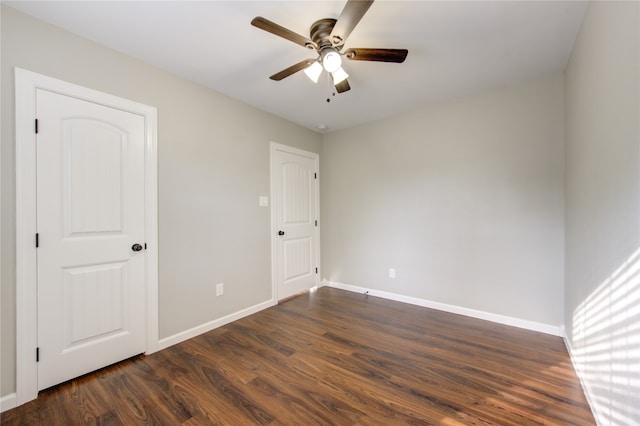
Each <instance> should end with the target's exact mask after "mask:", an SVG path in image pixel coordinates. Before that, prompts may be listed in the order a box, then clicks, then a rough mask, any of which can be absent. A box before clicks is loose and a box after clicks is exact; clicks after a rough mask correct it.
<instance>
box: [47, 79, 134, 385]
mask: <svg viewBox="0 0 640 426" xmlns="http://www.w3.org/2000/svg"><path fill="white" fill-rule="evenodd" d="M36 108H37V116H38V134H37V148H36V149H37V232H38V234H37V235H38V249H37V264H38V268H37V269H38V271H37V272H38V285H37V288H38V290H37V291H38V348H39V362H38V390H41V389H45V388H48V387H50V386H53V385H55V384H57V383H61V382H63V381H66V380H69V379H71V378H74V377H77V376H79V375H82V374H85V373H87V372H90V371H93V370H96V369H99V368H101V367H104V366H107V365H109V364H112V363H114V362H117V361H120V360H123V359H125V358H128V357H131V356H133V355H137V354H139V353H142V352H144V350H145V332H146V330H145V314H146V311H145V276H144V275H145V269H144V263H145V250H144V246H145V242H144V220H145V217H144V211H145V210H144V207H145V205H144V167H145V164H144V158H145V157H144V130H145V123H144V117H143V116H141V115H137V114H133V113H130V112H125V111H122V110H119V109H115V108H111V107H106V106H103V105H99V104H95V103H91V102H88V101H84V100H79V99H76V98H73V97H69V96H64V95H60V94H56V93H53V92H50V91H46V90H42V89H37V91H36ZM135 244H139V245H140V247H137V246H136V247H134V245H135Z"/></svg>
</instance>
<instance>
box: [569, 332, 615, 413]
mask: <svg viewBox="0 0 640 426" xmlns="http://www.w3.org/2000/svg"><path fill="white" fill-rule="evenodd" d="M560 333H561V337H562V340H563V341H564V346H565V347H566V348H567V352H568V353H569V358H570V359H571V365H573V370H574V371H575V372H576V376H578V379H579V380H580V386H582V392H583V393H584V397H585V398H587V404H589V408H591V413H592V414H593V418H594V419H595V421H596V424H597V425H598V426H600V425H602V424H604V423H602V422H600V420H599V419H598V412H597V410H596V405H595V404H594V403H593V398H592V397H591V393H590V392H589V387H588V386H587V384H586V383H585V381H584V377H583V374H582V370H581V369H580V368H579V366H578V364H577V363H576V358H575V357H574V356H573V353H574V352H573V347H572V346H571V342H570V341H569V336H567V331H566V329H565V326H564V324H563V325H561V326H560ZM602 418H605V417H602Z"/></svg>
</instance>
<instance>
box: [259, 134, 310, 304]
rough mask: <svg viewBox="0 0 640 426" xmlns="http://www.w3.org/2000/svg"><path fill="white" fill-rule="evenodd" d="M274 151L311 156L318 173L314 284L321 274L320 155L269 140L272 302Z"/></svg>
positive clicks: (274, 283) (273, 289)
mask: <svg viewBox="0 0 640 426" xmlns="http://www.w3.org/2000/svg"><path fill="white" fill-rule="evenodd" d="M276 151H282V152H287V153H289V154H294V155H300V156H303V157H307V158H312V159H313V160H314V163H315V164H314V165H315V169H316V172H317V173H318V177H317V179H315V186H316V188H315V192H316V200H315V201H316V203H315V204H316V211H315V214H316V217H317V218H318V226H316V227H315V232H316V235H315V237H316V265H317V267H318V273H317V274H316V286H317V285H318V284H320V276H321V275H322V268H321V265H320V259H321V257H320V225H321V223H320V219H319V218H320V171H319V170H320V164H319V163H320V155H318V154H316V153H315V152H309V151H304V150H302V149H298V148H294V147H291V146H288V145H282V144H279V143H276V142H271V144H270V152H269V154H270V155H269V157H270V170H271V172H270V175H271V183H270V189H271V190H270V192H271V294H272V295H273V302H274V303H276V304H277V303H278V300H279V298H278V269H277V268H278V265H279V262H280V257H279V256H278V250H277V242H278V240H277V238H278V237H277V235H278V224H277V223H276V210H275V209H276V203H275V202H274V193H275V173H276V167H275V164H274V154H275V152H276Z"/></svg>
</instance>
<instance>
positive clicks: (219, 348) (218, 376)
mask: <svg viewBox="0 0 640 426" xmlns="http://www.w3.org/2000/svg"><path fill="white" fill-rule="evenodd" d="M14 424H30V425H77V424H92V425H93V424H96V425H137V424H163V425H164V424H166V425H208V424H225V425H253V424H259V425H262V424H298V425H396V424H398V425H409V424H436V425H488V424H493V425H535V424H546V425H560V424H567V425H593V424H595V422H594V419H593V417H592V415H591V412H590V410H589V407H588V405H587V402H586V400H585V397H584V394H583V392H582V389H581V387H580V383H579V381H578V379H577V377H576V374H575V372H574V370H573V368H572V366H571V362H570V360H569V356H568V355H567V352H566V349H565V347H564V344H563V342H562V340H561V339H560V338H558V337H553V336H549V335H545V334H541V333H535V332H531V331H526V330H521V329H518V328H513V327H508V326H503V325H499V324H494V323H490V322H486V321H480V320H476V319H471V318H468V317H464V316H459V315H454V314H449V313H444V312H440V311H436V310H431V309H426V308H421V307H418V306H413V305H406V304H403V303H398V302H392V301H388V300H384V299H379V298H375V297H370V296H365V295H361V294H356V293H349V292H345V291H341V290H336V289H330V288H321V289H319V290H318V291H317V292H315V293H312V294H305V295H302V296H299V297H296V298H294V299H291V300H288V301H286V302H284V303H282V304H280V305H278V306H276V307H273V308H271V309H267V310H265V311H262V312H260V313H258V314H255V315H252V316H250V317H247V318H244V319H242V320H239V321H237V322H235V323H232V324H229V325H227V326H224V327H221V328H218V329H216V330H213V331H211V332H209V333H206V334H203V335H201V336H199V337H196V338H194V339H191V340H189V341H186V342H183V343H181V344H178V345H175V346H172V347H170V348H168V349H165V350H163V351H160V352H158V353H155V354H152V355H149V356H139V357H135V358H132V359H129V360H127V361H124V362H121V363H119V364H116V365H113V366H111V367H107V368H105V369H102V370H100V371H98V372H95V373H93V374H89V375H87V376H83V377H81V378H78V379H76V380H72V381H70V382H68V383H65V384H62V385H59V386H57V387H55V388H52V389H50V390H47V391H44V392H42V393H41V394H40V396H39V398H38V399H37V400H35V401H32V402H30V403H27V404H25V405H23V406H20V407H18V408H16V409H13V410H10V411H7V412H6V413H3V414H2V425H14Z"/></svg>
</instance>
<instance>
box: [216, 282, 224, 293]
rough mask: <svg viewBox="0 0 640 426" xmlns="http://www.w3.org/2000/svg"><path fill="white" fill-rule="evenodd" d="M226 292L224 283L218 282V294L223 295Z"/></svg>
mask: <svg viewBox="0 0 640 426" xmlns="http://www.w3.org/2000/svg"><path fill="white" fill-rule="evenodd" d="M223 294H224V283H220V284H216V296H222V295H223Z"/></svg>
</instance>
